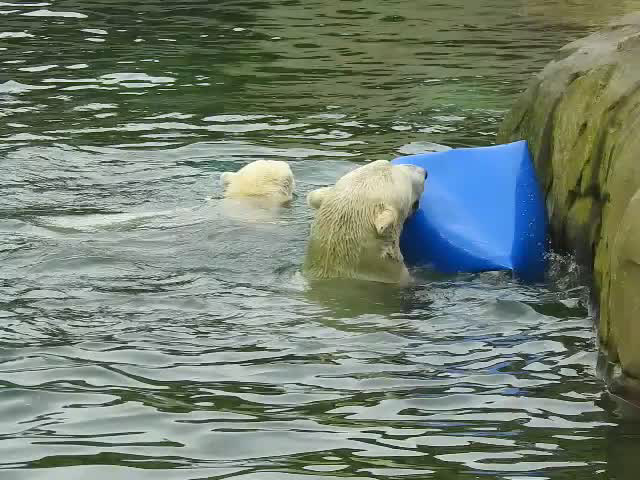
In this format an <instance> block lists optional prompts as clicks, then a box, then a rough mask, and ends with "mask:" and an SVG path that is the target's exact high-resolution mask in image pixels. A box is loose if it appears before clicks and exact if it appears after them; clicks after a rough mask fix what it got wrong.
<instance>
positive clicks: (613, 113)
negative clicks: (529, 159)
mask: <svg viewBox="0 0 640 480" xmlns="http://www.w3.org/2000/svg"><path fill="white" fill-rule="evenodd" d="M519 139H526V140H528V141H529V145H530V148H531V153H532V154H533V157H534V163H535V167H536V170H537V172H538V176H539V179H540V182H541V186H542V188H543V189H544V191H545V195H546V202H547V208H548V213H549V216H550V226H551V232H552V238H553V240H554V242H555V245H556V246H558V247H560V248H566V249H570V250H572V251H574V252H576V255H577V258H578V260H579V261H580V262H581V263H584V264H586V265H589V266H590V267H592V268H593V278H594V291H595V294H596V296H597V299H598V300H599V306H600V316H599V338H600V343H601V345H602V347H604V349H605V350H606V352H607V353H608V356H609V359H610V360H612V361H613V362H619V363H620V365H621V367H622V371H623V372H624V374H623V377H622V379H623V381H622V383H621V384H622V385H623V386H624V388H625V389H627V390H628V391H627V393H629V394H633V395H634V396H635V395H639V394H640V12H638V13H634V14H631V15H627V16H625V17H622V18H621V19H618V20H616V21H614V22H613V23H611V24H610V25H609V26H608V27H606V28H605V29H603V30H601V31H599V32H597V33H594V34H592V35H590V36H588V37H586V38H583V39H580V40H578V41H575V42H573V43H570V44H569V45H567V46H565V47H563V48H562V49H561V50H560V55H559V57H558V58H557V59H556V60H555V61H553V62H551V63H550V64H549V65H547V67H546V68H545V69H544V70H543V71H542V72H541V73H540V74H539V75H538V76H537V77H536V79H535V80H534V82H533V83H532V84H531V86H530V87H529V88H528V89H527V90H526V91H525V92H524V94H523V95H522V96H521V98H520V99H519V100H518V102H517V103H516V105H515V106H514V108H513V110H512V111H511V112H510V114H509V115H508V116H507V118H506V119H505V121H504V123H503V124H502V126H501V128H500V132H499V133H498V143H505V142H509V141H514V140H519Z"/></svg>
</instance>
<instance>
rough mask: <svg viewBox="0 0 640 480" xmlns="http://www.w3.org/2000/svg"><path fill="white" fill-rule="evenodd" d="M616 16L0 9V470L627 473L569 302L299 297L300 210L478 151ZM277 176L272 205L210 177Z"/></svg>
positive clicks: (622, 428) (283, 4) (533, 7)
mask: <svg viewBox="0 0 640 480" xmlns="http://www.w3.org/2000/svg"><path fill="white" fill-rule="evenodd" d="M634 8H638V9H640V2H633V1H626V2H623V1H611V2H608V3H606V4H602V2H595V1H588V0H584V1H579V0H576V1H572V2H564V1H561V0H555V1H552V0H550V1H545V2H543V1H533V0H531V1H516V0H513V1H508V0H477V1H473V2H472V1H470V0H467V1H465V0H440V1H435V0H433V1H417V2H408V1H385V2H382V1H378V2H374V1H364V0H361V1H355V0H354V1H336V0H332V1H324V2H322V1H317V0H309V1H294V0H289V1H287V0H274V1H271V2H266V1H253V0H245V1H218V2H205V1H200V0H192V1H180V2H174V3H173V4H172V3H170V2H158V1H143V2H138V3H131V2H124V1H123V0H111V1H106V0H104V1H89V2H71V1H55V2H51V3H46V2H37V1H34V2H29V3H27V2H11V1H10V2H4V3H0V189H1V190H0V192H1V193H0V195H1V197H0V198H1V201H0V478H1V479H3V480H4V479H8V480H13V479H17V480H22V479H29V480H31V479H37V480H58V479H60V480H62V479H64V480H67V479H87V478H90V479H93V480H102V479H104V480H107V479H108V480H111V479H136V480H137V479H154V480H156V479H162V480H164V479H167V480H182V479H185V480H186V479H193V480H195V479H209V478H233V479H240V480H302V479H304V480H326V479H339V478H341V479H404V478H408V479H413V478H420V479H425V478H433V479H447V480H449V479H477V478H482V479H484V478H487V479H519V480H528V479H547V478H549V479H553V480H556V479H558V480H565V479H566V480H569V479H571V480H572V479H580V480H591V479H624V480H626V479H629V480H632V479H636V478H638V477H637V472H638V468H640V465H639V462H640V460H638V458H640V457H639V456H638V453H640V435H638V433H637V427H636V426H634V425H633V424H630V423H628V422H626V421H622V420H621V419H620V417H619V415H618V414H617V412H616V410H615V408H614V407H613V406H612V405H611V402H610V401H609V400H608V399H607V397H606V396H604V395H603V393H602V392H603V385H602V382H601V381H600V380H599V379H598V378H597V377H596V374H595V364H596V347H595V341H594V331H593V322H592V320H591V318H590V317H589V312H588V309H587V308H586V303H585V299H586V298H587V292H586V289H585V288H584V287H583V286H581V285H580V283H579V282H578V281H576V279H575V275H574V266H573V265H572V264H571V261H570V259H566V258H554V259H553V261H552V262H551V265H552V271H551V272H550V275H549V281H548V282H547V283H545V284H544V285H523V284H519V283H517V282H515V281H513V280H512V279H511V278H510V277H509V276H508V275H506V274H501V273H488V274H482V275H460V276H456V277H442V276H438V275H434V274H433V273H430V272H428V271H416V272H414V275H415V278H416V282H415V284H414V285H412V286H411V287H410V288H407V289H396V288H390V287H388V286H378V285H370V284H359V283H350V282H347V283H344V284H339V285H333V286H329V287H326V288H325V289H319V288H316V289H312V288H310V287H309V286H308V285H307V284H306V283H305V282H304V280H303V279H302V278H301V276H300V274H299V267H300V264H301V261H302V256H303V252H304V247H305V242H306V235H307V231H308V225H309V221H310V212H309V211H308V208H307V207H306V206H305V204H304V196H305V195H306V193H307V192H308V191H310V190H311V189H313V188H316V187H317V186H322V185H326V184H328V183H331V182H333V181H334V180H335V179H336V178H337V177H339V176H340V175H342V174H343V173H345V172H346V171H349V170H350V169H351V168H353V167H354V166H355V165H357V164H358V162H362V161H365V160H371V159H378V158H387V159H389V158H393V157H394V156H397V155H398V154H401V153H414V152H418V151H422V150H425V149H432V148H435V147H434V145H433V144H446V145H449V146H454V147H455V146H476V145H489V144H491V143H492V142H493V140H494V136H495V132H496V129H497V126H498V124H499V122H500V119H501V118H502V116H503V115H504V112H505V110H506V109H508V108H509V106H510V105H511V104H512V102H513V101H514V98H515V97H516V95H517V93H518V92H520V91H521V90H522V89H523V88H524V86H525V85H526V82H527V81H528V79H529V78H530V77H531V76H532V75H533V74H534V73H535V72H537V71H539V70H540V69H541V68H542V67H543V66H544V65H545V64H546V63H547V62H548V61H549V60H550V59H551V58H552V57H553V55H554V53H555V51H556V50H557V49H558V48H559V47H560V46H562V45H563V44H565V43H567V42H568V41H570V40H572V39H575V38H578V37H580V36H582V35H584V34H585V33H587V32H589V31H591V30H593V29H595V28H597V26H598V25H601V24H602V23H603V22H605V20H606V19H607V18H609V17H610V16H613V15H617V14H619V13H623V12H625V11H630V10H633V9H634ZM258 158H273V159H282V160H287V161H289V162H290V163H291V165H292V168H293V170H294V173H295V175H296V181H297V184H298V195H299V196H298V197H297V198H296V200H295V202H294V204H293V205H292V207H291V208H290V209H287V210H286V211H284V212H283V213H282V215H281V216H279V217H277V218H272V219H267V220H265V221H259V222H246V221H243V220H242V219H238V218H237V216H234V215H229V212H228V211H225V210H224V209H222V208H221V204H220V185H219V183H218V176H219V172H221V171H225V170H235V169H237V168H239V167H240V166H242V165H244V164H246V163H247V162H249V161H251V160H254V159H258Z"/></svg>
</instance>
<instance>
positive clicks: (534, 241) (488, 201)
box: [392, 141, 547, 281]
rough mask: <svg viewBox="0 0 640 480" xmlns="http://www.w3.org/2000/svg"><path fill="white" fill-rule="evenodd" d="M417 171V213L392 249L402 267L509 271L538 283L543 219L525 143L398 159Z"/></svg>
mask: <svg viewBox="0 0 640 480" xmlns="http://www.w3.org/2000/svg"><path fill="white" fill-rule="evenodd" d="M392 163H396V164H403V163H404V164H406V163H408V164H413V165H419V166H421V167H423V168H425V169H426V170H427V172H428V178H427V181H426V184H425V190H424V194H423V195H422V197H421V199H420V208H419V209H418V211H417V212H416V213H415V214H414V215H413V216H412V217H411V218H409V219H408V220H407V222H406V224H405V227H404V230H403V232H402V236H401V238H400V248H401V250H402V253H403V255H404V257H405V261H406V262H407V264H409V265H414V266H427V265H430V266H433V267H434V268H435V269H436V270H438V271H441V272H444V273H455V272H482V271H489V270H512V271H513V272H514V273H515V274H516V276H518V277H520V278H522V279H523V280H528V281H538V280H541V279H542V278H543V277H544V273H545V268H546V260H545V253H546V246H547V238H546V237H547V217H546V211H545V206H544V201H543V197H542V194H541V192H540V188H539V186H538V182H537V180H536V175H535V172H534V170H533V164H532V161H531V156H530V154H529V148H528V146H527V142H525V141H520V142H515V143H509V144H506V145H497V146H493V147H479V148H461V149H453V150H447V151H444V152H435V153H424V154H419V155H409V156H406V157H399V158H396V159H395V160H393V161H392Z"/></svg>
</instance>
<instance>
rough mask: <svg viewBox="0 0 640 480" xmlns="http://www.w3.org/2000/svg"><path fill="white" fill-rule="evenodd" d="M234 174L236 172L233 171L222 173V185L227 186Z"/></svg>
mask: <svg viewBox="0 0 640 480" xmlns="http://www.w3.org/2000/svg"><path fill="white" fill-rule="evenodd" d="M234 175H235V173H233V172H222V173H221V174H220V182H221V183H222V186H223V187H224V188H227V185H229V184H230V183H231V179H232V178H233V176H234Z"/></svg>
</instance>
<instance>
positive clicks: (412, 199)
mask: <svg viewBox="0 0 640 480" xmlns="http://www.w3.org/2000/svg"><path fill="white" fill-rule="evenodd" d="M426 176H427V173H426V171H425V170H424V169H422V168H421V167H417V166H415V165H392V164H391V163H390V162H388V161H387V160H378V161H375V162H372V163H369V164H367V165H364V166H362V167H359V168H356V169H355V170H353V171H351V172H349V173H347V174H346V175H344V176H343V177H342V178H340V179H339V180H338V181H337V182H336V184H335V185H334V186H332V187H323V188H319V189H317V190H314V191H312V192H311V193H309V195H308V196H307V203H308V204H309V206H311V207H312V208H314V209H315V210H316V213H315V218H314V220H313V223H312V225H311V234H310V238H309V244H308V247H307V255H306V259H305V264H304V272H305V274H306V275H307V276H308V277H310V278H312V279H325V278H354V279H361V280H371V281H377V282H384V283H401V284H404V283H408V281H409V278H410V276H409V271H408V270H407V267H406V266H405V264H404V258H403V257H402V253H401V252H400V234H401V233H402V226H403V224H404V222H405V220H406V219H407V218H408V217H409V215H411V214H412V213H413V212H414V211H415V209H417V207H418V202H419V200H420V196H421V195H422V192H423V191H424V182H425V179H426Z"/></svg>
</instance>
